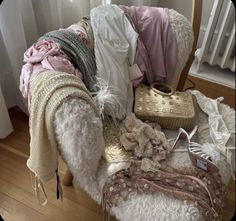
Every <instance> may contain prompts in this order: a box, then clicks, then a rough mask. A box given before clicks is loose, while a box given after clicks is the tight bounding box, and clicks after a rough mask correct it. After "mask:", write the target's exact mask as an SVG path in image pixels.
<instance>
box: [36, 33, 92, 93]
mask: <svg viewBox="0 0 236 221" xmlns="http://www.w3.org/2000/svg"><path fill="white" fill-rule="evenodd" d="M39 40H53V41H55V42H57V43H59V44H60V45H61V48H62V50H63V51H64V52H65V53H66V54H67V55H68V56H69V58H70V59H71V61H72V63H73V64H74V66H75V67H77V68H79V70H80V71H81V72H82V74H83V80H84V82H85V85H86V87H87V89H88V90H89V91H96V88H95V87H94V86H95V84H96V83H97V80H96V62H95V58H94V55H93V53H92V51H91V49H89V48H88V47H87V45H86V44H85V43H84V42H82V41H81V39H80V38H79V36H78V35H77V34H75V33H74V32H71V31H68V30H56V31H51V32H48V33H46V34H45V35H43V36H42V37H40V38H39Z"/></svg>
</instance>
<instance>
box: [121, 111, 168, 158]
mask: <svg viewBox="0 0 236 221" xmlns="http://www.w3.org/2000/svg"><path fill="white" fill-rule="evenodd" d="M120 143H121V144H122V146H123V147H124V148H125V150H127V151H133V153H134V155H135V156H136V157H138V158H145V157H148V158H150V159H152V160H153V161H154V162H156V163H159V162H160V161H161V160H164V159H166V157H167V154H168V153H169V152H170V151H171V148H170V144H169V142H168V141H167V139H166V137H165V134H164V133H163V132H162V131H161V129H160V127H158V125H157V124H155V127H154V128H153V127H151V126H150V125H148V124H146V123H144V122H142V121H141V120H139V119H137V118H136V117H135V115H134V114H133V113H132V114H129V115H128V116H127V117H126V119H125V120H124V126H123V128H122V129H121V137H120Z"/></svg>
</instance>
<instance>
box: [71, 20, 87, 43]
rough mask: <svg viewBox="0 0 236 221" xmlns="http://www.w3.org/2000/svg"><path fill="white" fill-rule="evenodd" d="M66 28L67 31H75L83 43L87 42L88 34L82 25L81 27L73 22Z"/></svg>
mask: <svg viewBox="0 0 236 221" xmlns="http://www.w3.org/2000/svg"><path fill="white" fill-rule="evenodd" d="M67 30H69V31H73V32H74V33H76V34H77V35H78V36H79V38H80V39H81V40H82V41H83V42H84V43H86V44H87V43H88V36H87V32H86V30H85V29H84V27H82V26H81V25H80V24H79V23H76V24H73V25H71V26H69V27H68V28H67Z"/></svg>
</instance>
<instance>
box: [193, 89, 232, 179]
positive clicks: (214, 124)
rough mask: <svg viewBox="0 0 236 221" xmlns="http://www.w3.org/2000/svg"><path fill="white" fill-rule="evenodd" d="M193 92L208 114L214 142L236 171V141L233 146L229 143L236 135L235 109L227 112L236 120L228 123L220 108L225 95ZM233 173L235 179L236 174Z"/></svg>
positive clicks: (202, 108)
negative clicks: (206, 94)
mask: <svg viewBox="0 0 236 221" xmlns="http://www.w3.org/2000/svg"><path fill="white" fill-rule="evenodd" d="M192 94H193V95H194V96H195V97H196V99H197V102H198V105H199V106H200V108H201V110H202V111H203V112H204V113H206V114H207V115H208V127H209V131H210V136H211V139H212V141H213V143H214V144H215V146H216V147H217V149H218V150H219V151H220V153H221V154H223V155H224V156H225V157H226V160H227V162H228V163H229V164H230V165H231V169H232V172H234V173H235V142H234V143H233V144H232V143H231V145H233V146H231V145H230V146H229V145H228V143H229V140H230V138H231V137H232V136H235V111H234V110H232V109H231V111H230V112H228V113H227V115H228V117H230V119H231V121H232V122H234V123H233V124H228V125H227V124H226V122H225V120H224V116H223V113H221V111H220V109H219V104H220V101H222V100H223V97H219V98H217V99H211V98H208V97H206V96H205V95H203V94H202V93H201V92H200V91H197V90H194V91H192ZM232 140H234V139H232ZM232 175H233V177H234V179H235V176H234V174H232Z"/></svg>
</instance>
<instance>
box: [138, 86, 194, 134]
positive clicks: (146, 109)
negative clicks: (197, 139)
mask: <svg viewBox="0 0 236 221" xmlns="http://www.w3.org/2000/svg"><path fill="white" fill-rule="evenodd" d="M158 87H159V88H160V89H159V88H158ZM157 88H158V89H157ZM196 109H197V108H196V101H195V99H194V96H193V95H192V94H191V93H190V92H188V91H185V92H177V91H174V90H173V89H172V88H171V87H170V86H169V85H166V84H159V83H154V84H152V85H151V87H148V86H145V85H143V84H141V85H140V86H138V87H137V88H136V90H135V105H134V113H135V115H136V116H137V117H138V118H139V119H141V120H149V121H156V122H158V123H159V124H160V125H161V127H162V128H166V129H179V128H180V127H182V128H184V129H185V130H191V129H193V127H194V126H195V118H196Z"/></svg>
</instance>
